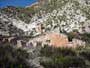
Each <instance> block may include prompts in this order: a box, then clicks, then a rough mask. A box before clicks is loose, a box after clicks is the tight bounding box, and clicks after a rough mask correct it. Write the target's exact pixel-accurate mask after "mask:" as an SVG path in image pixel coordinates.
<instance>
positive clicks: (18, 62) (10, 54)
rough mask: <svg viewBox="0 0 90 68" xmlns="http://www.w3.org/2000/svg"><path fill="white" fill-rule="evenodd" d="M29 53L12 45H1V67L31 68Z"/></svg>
mask: <svg viewBox="0 0 90 68" xmlns="http://www.w3.org/2000/svg"><path fill="white" fill-rule="evenodd" d="M28 58H29V54H28V53H27V52H26V51H25V50H22V49H15V48H13V47H12V46H10V45H5V44H4V45H3V44H2V45H0V68H29V65H28V63H27V61H26V60H27V59H28Z"/></svg>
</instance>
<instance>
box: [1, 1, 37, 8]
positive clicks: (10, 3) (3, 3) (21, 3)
mask: <svg viewBox="0 0 90 68" xmlns="http://www.w3.org/2000/svg"><path fill="white" fill-rule="evenodd" d="M36 1H37V0H0V8H2V7H6V6H21V7H24V6H28V5H31V4H32V3H34V2H36Z"/></svg>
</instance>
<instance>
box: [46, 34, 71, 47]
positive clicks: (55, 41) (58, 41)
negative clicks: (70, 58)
mask: <svg viewBox="0 0 90 68" xmlns="http://www.w3.org/2000/svg"><path fill="white" fill-rule="evenodd" d="M46 36H47V40H50V45H52V46H54V47H66V46H67V44H68V43H69V41H68V38H67V36H65V35H63V34H59V33H50V34H47V35H46Z"/></svg>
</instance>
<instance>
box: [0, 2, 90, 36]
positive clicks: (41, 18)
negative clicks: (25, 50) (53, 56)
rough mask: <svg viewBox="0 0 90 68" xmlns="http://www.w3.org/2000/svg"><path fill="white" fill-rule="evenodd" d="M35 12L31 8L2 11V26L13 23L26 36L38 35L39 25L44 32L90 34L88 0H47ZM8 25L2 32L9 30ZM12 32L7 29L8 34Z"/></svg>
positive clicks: (89, 5)
mask: <svg viewBox="0 0 90 68" xmlns="http://www.w3.org/2000/svg"><path fill="white" fill-rule="evenodd" d="M43 2H44V1H43ZM33 12H34V10H32V9H31V8H16V7H9V8H6V9H1V11H0V19H1V20H0V24H4V23H3V22H5V21H6V22H7V21H8V22H9V23H10V22H11V24H12V26H13V27H16V28H17V29H19V30H20V31H21V32H24V33H25V35H34V34H36V35H37V33H38V32H37V30H36V29H37V27H38V24H39V23H41V24H42V32H48V31H49V32H50V31H51V32H52V31H53V32H59V33H60V32H61V33H70V32H79V33H80V34H82V33H90V3H89V1H88V0H49V1H48V0H45V2H44V4H42V7H41V8H40V9H39V11H37V12H36V11H35V12H34V13H33ZM7 25H8V23H6V25H5V26H3V27H2V28H1V30H2V29H4V30H5V29H7V27H6V26H7ZM0 26H1V25H0ZM10 30H11V29H10ZM10 30H8V29H7V32H9V31H10ZM1 32H2V31H1ZM10 32H11V31H10ZM15 32H16V31H15ZM18 32H19V31H17V32H16V33H18ZM12 33H13V32H12Z"/></svg>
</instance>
